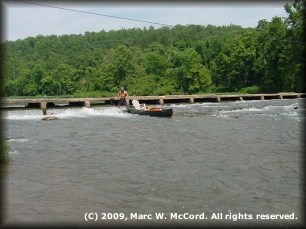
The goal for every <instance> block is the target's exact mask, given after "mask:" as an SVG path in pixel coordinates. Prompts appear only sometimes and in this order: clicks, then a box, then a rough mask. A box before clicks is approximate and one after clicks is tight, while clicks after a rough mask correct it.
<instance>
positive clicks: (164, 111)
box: [126, 105, 173, 117]
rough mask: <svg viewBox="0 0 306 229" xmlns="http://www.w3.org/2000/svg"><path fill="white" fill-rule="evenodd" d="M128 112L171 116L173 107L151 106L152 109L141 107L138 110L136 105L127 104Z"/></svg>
mask: <svg viewBox="0 0 306 229" xmlns="http://www.w3.org/2000/svg"><path fill="white" fill-rule="evenodd" d="M126 109H127V112H128V113H131V114H139V115H149V116H159V117H171V116H172V115H173V110H172V108H167V109H165V108H151V109H145V110H144V109H141V110H137V109H135V107H134V106H132V105H129V106H126Z"/></svg>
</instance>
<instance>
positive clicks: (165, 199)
mask: <svg viewBox="0 0 306 229" xmlns="http://www.w3.org/2000/svg"><path fill="white" fill-rule="evenodd" d="M302 102H304V99H284V100H268V101H237V102H223V103H196V104H167V105H165V107H172V108H173V109H174V116H173V117H171V118H158V117H149V116H139V115H132V114H128V113H126V112H125V110H124V109H119V108H117V107H112V106H95V107H92V108H89V109H88V108H84V107H83V108H63V109H48V113H49V114H51V113H53V115H56V116H57V117H58V118H59V119H58V120H54V121H42V120H41V119H42V118H43V115H42V112H41V111H40V110H35V109H29V110H18V109H17V110H16V109H14V110H5V111H3V112H2V117H1V119H2V122H3V124H4V132H5V135H6V136H7V138H8V143H9V145H10V148H11V151H10V158H11V162H10V163H9V165H8V166H7V168H6V171H5V176H4V181H3V184H4V187H3V190H4V192H5V194H6V195H5V198H4V199H5V206H4V209H5V211H4V213H5V222H6V223H5V226H10V225H59V224H60V225H62V224H65V225H66V224H67V225H77V226H80V225H81V226H95V225H96V226H97V225H99V226H101V225H111V226H128V225H132V224H133V225H157V226H161V225H175V226H180V225H190V226H203V227H205V226H221V227H228V226H233V225H234V226H242V225H244V226H245V225H247V226H262V227H265V226H266V227H270V226H271V225H272V226H279V227H285V226H287V227H288V226H290V227H301V225H304V226H305V224H304V218H303V217H304V215H303V211H304V209H305V205H304V202H303V201H302V200H303V199H302V198H303V196H304V193H303V190H305V183H304V179H303V177H302V172H301V171H303V170H304V164H303V161H304V158H303V150H304V145H303V140H304V138H303V133H302V126H303V123H304V122H305V107H304V106H303V104H302ZM295 108H298V109H295ZM162 216H163V219H160V218H161V217H162ZM268 217H270V218H268ZM273 217H274V218H273Z"/></svg>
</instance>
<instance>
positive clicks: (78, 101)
mask: <svg viewBox="0 0 306 229" xmlns="http://www.w3.org/2000/svg"><path fill="white" fill-rule="evenodd" d="M305 97H306V93H294V92H282V93H277V94H230V95H216V94H202V95H166V96H129V97H128V98H127V102H128V104H131V101H132V100H133V99H137V100H138V101H139V102H140V103H146V104H159V105H163V104H165V103H185V102H186V103H195V102H224V101H237V100H240V101H242V100H268V99H293V98H305ZM118 100H119V97H102V98H41V99H6V98H2V99H1V101H0V104H1V108H5V107H6V108H7V107H8V106H9V105H10V104H13V105H17V104H21V105H24V106H25V107H27V108H40V109H42V111H43V113H44V114H45V113H46V109H47V107H55V106H57V105H58V104H68V106H85V107H90V106H91V103H92V104H93V103H98V104H99V103H100V104H106V105H107V104H111V105H117V104H118Z"/></svg>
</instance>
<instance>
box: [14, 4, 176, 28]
mask: <svg viewBox="0 0 306 229" xmlns="http://www.w3.org/2000/svg"><path fill="white" fill-rule="evenodd" d="M11 1H14V2H22V3H26V4H32V5H38V6H44V7H49V8H55V9H61V10H68V11H74V12H78V13H86V14H93V15H98V16H103V17H111V18H117V19H122V20H130V21H137V22H143V23H148V24H156V25H163V26H169V27H173V25H168V24H163V23H158V22H152V21H144V20H138V19H132V18H125V17H118V16H112V15H107V14H100V13H93V12H87V11H82V10H74V9H69V8H64V7H58V6H50V5H45V4H40V3H34V2H27V1H21V0H11Z"/></svg>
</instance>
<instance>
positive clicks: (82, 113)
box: [1, 107, 130, 121]
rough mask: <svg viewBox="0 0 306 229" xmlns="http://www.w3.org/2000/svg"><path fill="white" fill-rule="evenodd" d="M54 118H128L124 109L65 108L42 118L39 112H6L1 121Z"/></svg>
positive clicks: (48, 111) (51, 110)
mask: <svg viewBox="0 0 306 229" xmlns="http://www.w3.org/2000/svg"><path fill="white" fill-rule="evenodd" d="M48 116H56V117H57V118H58V119H70V118H87V117H93V116H110V117H120V118H127V117H129V116H130V114H128V113H127V112H126V109H125V108H118V107H106V108H105V107H96V108H86V107H82V108H67V109H49V110H48V109H47V115H46V116H44V115H43V114H42V111H41V110H18V111H17V110H16V111H6V112H3V114H2V117H1V118H2V119H8V120H37V121H40V120H42V118H44V117H48Z"/></svg>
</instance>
